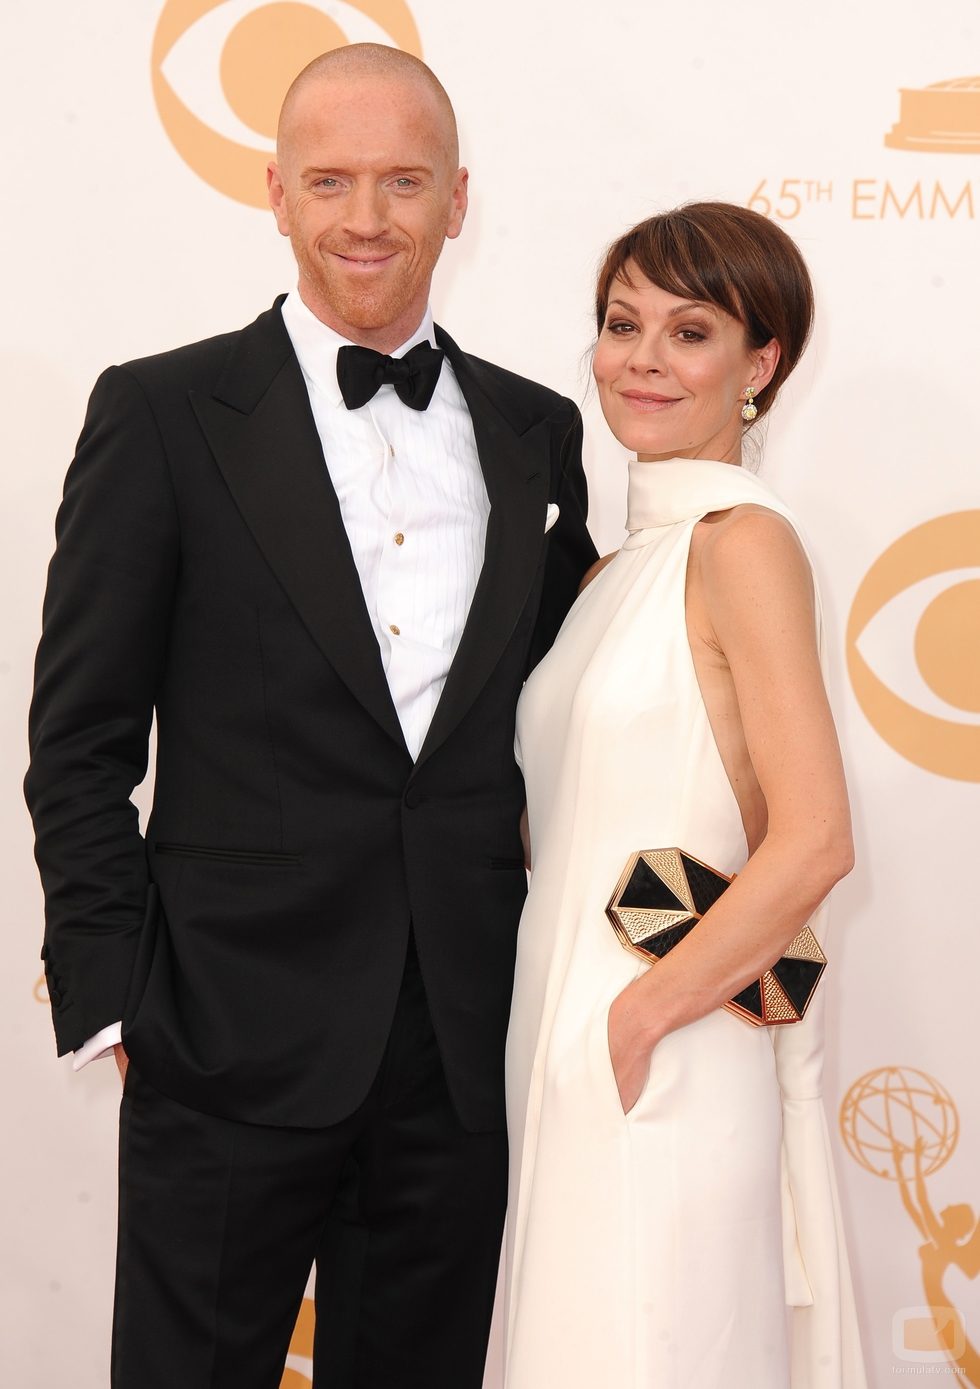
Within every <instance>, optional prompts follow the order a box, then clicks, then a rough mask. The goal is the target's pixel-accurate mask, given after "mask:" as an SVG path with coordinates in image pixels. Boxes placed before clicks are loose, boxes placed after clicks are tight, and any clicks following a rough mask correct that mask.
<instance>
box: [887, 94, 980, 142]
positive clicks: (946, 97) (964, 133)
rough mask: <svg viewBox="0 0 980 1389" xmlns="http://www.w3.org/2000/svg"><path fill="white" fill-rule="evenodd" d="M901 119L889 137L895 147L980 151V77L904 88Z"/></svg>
mask: <svg viewBox="0 0 980 1389" xmlns="http://www.w3.org/2000/svg"><path fill="white" fill-rule="evenodd" d="M899 96H900V97H901V107H900V112H901V114H900V115H899V118H898V121H897V122H896V123H895V125H893V126H892V128H891V130H889V132H888V134H887V135H886V136H885V144H886V145H887V146H888V147H889V149H893V150H924V151H927V152H928V153H930V154H932V153H941V154H977V153H980V77H952V78H950V80H949V81H948V82H933V83H932V85H931V86H929V87H902V88H901V89H900V91H899Z"/></svg>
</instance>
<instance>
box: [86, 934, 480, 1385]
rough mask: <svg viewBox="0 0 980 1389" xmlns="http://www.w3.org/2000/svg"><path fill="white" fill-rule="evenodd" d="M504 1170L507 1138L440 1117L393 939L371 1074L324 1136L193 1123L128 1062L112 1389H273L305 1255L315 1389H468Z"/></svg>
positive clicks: (415, 993) (409, 976)
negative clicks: (383, 1040) (384, 1023)
mask: <svg viewBox="0 0 980 1389" xmlns="http://www.w3.org/2000/svg"><path fill="white" fill-rule="evenodd" d="M506 1169H507V1151H506V1135H505V1134H504V1133H502V1132H494V1133H476V1134H474V1133H469V1132H467V1131H466V1130H465V1129H463V1128H462V1126H461V1125H460V1123H459V1120H458V1119H457V1117H456V1113H455V1110H454V1108H453V1105H452V1101H451V1099H450V1096H449V1091H448V1089H447V1086H446V1081H445V1075H444V1073H443V1068H442V1063H441V1060H440V1057H439V1051H438V1047H437V1044H436V1039H435V1035H434V1032H433V1029H432V1023H431V1019H430V1016H429V1010H428V1005H427V1003H426V999H425V991H424V988H423V985H422V978H421V975H420V973H419V968H418V960H417V956H416V954H415V949H414V944H411V943H410V945H409V951H408V957H407V960H406V966H405V976H404V979H403V982H402V988H401V993H400V995H399V999H398V1005H397V1008H396V1011H395V1017H394V1021H393V1024H392V1029H391V1035H390V1037H389V1041H388V1046H387V1048H386V1051H385V1054H384V1058H383V1061H382V1064H381V1068H380V1070H379V1072H378V1075H377V1077H376V1079H375V1082H374V1084H373V1086H372V1088H371V1091H370V1093H369V1095H368V1097H367V1099H366V1100H365V1101H364V1103H363V1104H362V1105H361V1106H360V1108H359V1109H358V1110H356V1111H355V1113H354V1114H352V1115H351V1116H350V1117H349V1118H348V1119H345V1120H344V1121H343V1122H342V1123H340V1124H336V1125H334V1126H332V1127H330V1128H326V1129H286V1128H272V1127H266V1126H264V1125H257V1124H241V1123H236V1122H233V1121H231V1120H227V1119H219V1118H215V1117H214V1116H212V1115H207V1114H200V1113H198V1112H196V1111H195V1110H191V1109H187V1108H185V1107H184V1106H183V1105H180V1104H177V1103H176V1102H175V1101H173V1100H170V1099H168V1098H166V1097H165V1096H163V1095H161V1094H160V1093H159V1092H158V1091H156V1090H154V1089H153V1088H152V1087H151V1086H150V1085H148V1084H147V1082H146V1081H145V1080H144V1079H143V1078H142V1076H141V1075H140V1074H139V1072H138V1071H136V1070H135V1069H134V1068H133V1067H132V1066H131V1067H130V1069H129V1072H128V1075H127V1078H126V1086H125V1091H124V1094H123V1101H122V1110H121V1119H120V1172H119V1179H120V1195H119V1241H118V1252H117V1266H116V1302H115V1317H114V1323H113V1348H112V1386H113V1389H278V1386H279V1383H280V1377H281V1375H282V1371H283V1364H284V1361H285V1358H286V1353H287V1350H288V1346H289V1340H290V1336H291V1334H292V1329H293V1324H294V1322H295V1319H296V1315H297V1312H298V1310H299V1306H300V1303H301V1301H302V1297H303V1292H304V1289H305V1286H306V1281H307V1277H308V1275H309V1271H310V1268H311V1266H312V1262H313V1258H314V1255H316V1254H319V1257H320V1260H321V1263H325V1262H327V1261H329V1265H330V1267H329V1275H330V1290H331V1292H332V1293H333V1296H332V1297H330V1306H331V1307H336V1309H338V1310H337V1314H336V1315H335V1316H333V1317H332V1318H331V1319H332V1321H333V1324H334V1326H335V1327H336V1338H335V1339H334V1337H332V1336H331V1335H330V1334H329V1330H330V1328H329V1327H328V1328H327V1334H326V1335H324V1334H322V1331H321V1334H320V1335H318V1338H317V1342H318V1343H317V1383H318V1385H323V1386H325V1389H416V1386H417V1389H480V1386H481V1384H482V1378H483V1365H484V1359H485V1356H486V1343H487V1336H488V1334H489V1327H490V1317H491V1312H492V1305H493V1294H494V1286H495V1282H496V1275H497V1263H498V1258H499V1252H500V1235H501V1229H502V1225H503V1217H504V1209H505V1205H506V1180H507V1172H506ZM355 1200H356V1221H355V1220H352V1219H349V1217H351V1215H352V1212H353V1203H354V1202H355ZM332 1234H335V1235H336V1239H337V1249H336V1256H335V1257H333V1256H332V1254H331V1247H330V1240H331V1235H332ZM321 1301H323V1299H321V1298H318V1303H320V1302H321ZM325 1310H327V1309H326V1308H323V1307H321V1315H322V1314H323V1312H324V1311H325Z"/></svg>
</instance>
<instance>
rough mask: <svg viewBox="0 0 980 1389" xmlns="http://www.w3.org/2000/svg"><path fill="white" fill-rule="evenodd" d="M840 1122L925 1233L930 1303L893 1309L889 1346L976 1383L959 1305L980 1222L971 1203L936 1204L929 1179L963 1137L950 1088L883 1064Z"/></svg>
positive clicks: (860, 1083)
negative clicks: (894, 1187)
mask: <svg viewBox="0 0 980 1389" xmlns="http://www.w3.org/2000/svg"><path fill="white" fill-rule="evenodd" d="M840 1130H841V1136H842V1137H843V1139H844V1144H845V1146H846V1148H847V1150H848V1152H849V1153H850V1155H851V1157H853V1158H854V1160H855V1161H856V1162H858V1163H860V1165H861V1166H862V1167H863V1168H864V1169H865V1171H866V1172H870V1173H871V1175H872V1176H874V1177H880V1178H883V1179H884V1180H886V1181H891V1182H895V1183H896V1184H897V1187H898V1195H899V1199H900V1201H901V1204H902V1207H903V1209H904V1210H905V1213H906V1215H907V1216H908V1217H909V1219H910V1220H911V1222H912V1224H913V1226H914V1227H915V1231H916V1237H917V1239H918V1240H919V1241H920V1243H919V1246H918V1251H919V1259H920V1261H921V1272H922V1286H923V1292H924V1294H925V1303H924V1304H923V1305H922V1306H919V1307H901V1308H899V1309H898V1311H897V1312H896V1313H895V1316H894V1319H893V1322H892V1351H893V1353H894V1354H895V1356H896V1358H897V1359H898V1360H901V1361H911V1362H917V1363H918V1364H920V1365H921V1366H922V1367H923V1368H922V1369H921V1370H919V1371H918V1373H922V1374H928V1373H941V1372H942V1369H941V1368H940V1367H942V1368H944V1369H946V1370H947V1371H951V1372H952V1373H953V1374H954V1375H955V1377H956V1382H957V1383H959V1384H962V1385H970V1386H974V1389H980V1354H978V1351H977V1348H976V1345H975V1343H974V1342H973V1341H971V1339H970V1337H971V1332H972V1333H973V1334H974V1335H975V1329H974V1328H971V1327H970V1326H968V1325H967V1320H966V1317H965V1316H964V1315H963V1312H962V1310H961V1307H960V1306H959V1305H958V1303H959V1300H960V1298H959V1296H958V1293H959V1292H960V1291H961V1290H962V1287H963V1280H964V1279H965V1280H968V1281H972V1280H973V1279H975V1278H976V1277H977V1275H978V1274H980V1221H978V1220H977V1216H976V1213H975V1211H974V1209H973V1207H972V1206H970V1205H968V1204H967V1203H966V1202H961V1203H958V1204H955V1205H949V1206H945V1207H943V1209H942V1210H940V1211H937V1210H935V1208H934V1207H933V1204H932V1200H931V1198H930V1196H929V1192H928V1188H927V1180H926V1179H927V1178H928V1177H930V1176H931V1175H932V1174H933V1173H934V1172H936V1171H938V1169H939V1168H940V1167H943V1166H944V1165H945V1164H946V1163H947V1162H948V1161H949V1159H950V1158H951V1157H952V1155H953V1153H954V1151H955V1149H956V1145H957V1143H958V1141H959V1135H960V1121H959V1115H958V1114H957V1111H956V1105H955V1104H954V1103H953V1098H952V1096H951V1095H950V1093H949V1091H948V1090H946V1089H945V1087H944V1086H942V1085H940V1083H939V1081H938V1080H935V1079H933V1077H932V1076H929V1075H926V1074H925V1072H924V1071H919V1070H915V1069H914V1068H913V1067H911V1066H883V1067H882V1068H881V1069H880V1070H876V1071H869V1072H868V1073H867V1075H863V1076H861V1077H860V1079H859V1080H856V1081H855V1082H854V1084H853V1085H852V1086H851V1088H850V1089H849V1090H848V1092H847V1094H846V1095H845V1096H844V1099H843V1102H842V1103H841V1109H840ZM957 1284H959V1288H958V1287H957ZM927 1365H932V1366H934V1367H936V1368H935V1369H934V1370H932V1371H930V1370H928V1369H926V1368H925V1366H927ZM909 1372H910V1373H911V1372H912V1371H909Z"/></svg>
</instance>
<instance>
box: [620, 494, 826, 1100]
mask: <svg viewBox="0 0 980 1389" xmlns="http://www.w3.org/2000/svg"><path fill="white" fill-rule="evenodd" d="M699 582H700V584H701V593H700V597H701V599H702V601H703V610H704V613H705V614H706V617H707V621H708V623H709V627H710V631H709V633H708V634H707V638H708V640H710V641H712V642H713V643H715V644H716V645H717V648H718V650H719V651H720V652H721V653H723V655H724V658H725V660H726V661H727V664H728V667H729V669H730V671H731V676H732V680H733V683H734V687H735V691H736V695H737V699H738V708H739V713H740V717H741V722H742V729H743V732H744V736H745V742H746V747H747V749H748V753H749V757H750V759H751V762H752V766H753V769H754V771H755V774H756V776H757V778H758V782H759V786H760V788H761V790H762V793H763V795H764V797H765V801H766V807H767V811H768V826H767V829H766V833H765V837H764V838H763V840H762V842H761V844H760V845H759V847H758V849H757V850H756V852H755V853H754V854H753V855H752V856H751V858H750V859H749V861H748V863H747V864H746V866H745V868H744V870H743V871H742V872H741V873H740V874H739V876H738V877H737V878H736V880H735V882H734V883H733V884H732V886H731V887H730V888H729V889H728V890H727V891H726V892H725V894H724V896H723V897H722V898H721V899H720V900H719V901H718V902H717V903H716V904H715V905H714V906H713V907H712V908H711V910H710V911H709V912H707V913H706V914H705V916H704V917H703V918H702V920H701V921H700V922H699V923H698V924H697V926H696V927H695V928H694V929H693V930H692V931H691V932H690V933H689V934H688V935H687V936H686V937H685V938H684V940H683V941H681V942H680V943H679V944H678V945H677V946H676V947H675V949H674V950H672V951H671V953H670V954H669V955H668V956H667V957H666V958H665V959H664V960H662V961H660V962H659V963H658V964H657V965H656V966H654V968H652V969H650V970H649V971H647V972H646V973H645V974H643V975H642V976H641V977H640V978H639V979H637V980H636V981H634V983H632V984H631V985H630V986H629V987H628V988H627V989H625V990H624V991H623V993H622V994H620V995H619V997H618V998H617V999H616V1000H615V1001H614V1003H613V1006H612V1008H611V1010H610V1017H609V1040H610V1053H611V1055H612V1059H613V1065H614V1068H615V1070H616V1076H617V1080H618V1082H619V1088H620V1095H621V1097H622V1100H623V1104H624V1108H626V1109H629V1108H630V1107H631V1106H632V1104H633V1103H635V1101H636V1099H637V1097H638V1095H639V1092H640V1090H641V1089H642V1088H643V1084H644V1082H645V1079H646V1073H647V1066H648V1062H649V1057H650V1053H651V1051H652V1050H653V1048H654V1047H655V1046H656V1044H657V1042H658V1041H659V1040H660V1039H661V1038H662V1037H664V1036H666V1034H667V1033H669V1032H672V1031H674V1030H675V1029H676V1028H678V1027H683V1026H684V1025H685V1024H687V1023H690V1022H694V1021H695V1020H696V1019H698V1018H701V1017H703V1016H704V1015H705V1014H706V1013H709V1012H711V1011H712V1010H713V1009H715V1008H717V1007H719V1006H720V1005H721V1004H723V1003H725V1002H726V1001H727V1000H728V999H729V998H731V997H732V996H733V995H734V994H737V993H738V992H740V990H742V989H743V988H745V986H746V985H747V984H749V983H750V982H751V981H752V980H753V979H757V978H758V977H759V976H760V975H761V974H762V973H764V971H765V970H766V969H768V968H769V967H770V966H771V965H772V964H774V963H775V961H776V960H777V959H778V958H779V957H780V955H781V954H782V953H783V951H784V949H785V948H786V946H787V945H789V943H790V941H792V940H793V938H794V937H795V936H796V934H797V933H798V932H799V930H800V928H801V927H802V926H803V925H804V924H805V922H806V921H807V919H808V917H809V916H810V915H811V914H812V913H813V911H814V910H815V909H816V907H817V906H818V905H819V904H820V902H822V901H823V899H824V897H826V895H827V893H828V892H829V891H830V889H831V887H833V885H834V883H835V882H837V881H838V879H840V878H842V877H843V876H844V875H845V874H846V873H848V872H849V871H850V868H851V866H852V863H853V848H852V842H851V828H850V813H849V810H848V802H847V788H846V786H845V782H844V772H843V767H842V764H841V757H840V749H839V746H838V742H837V734H836V731H835V729H834V723H833V718H832V716H831V713H830V707H829V705H828V703H827V696H826V692H825V690H824V685H823V679H822V676H821V672H820V663H819V659H818V654H817V646H816V638H815V631H814V609H813V587H812V580H811V576H810V570H809V565H808V564H807V560H806V556H805V555H804V553H803V550H802V547H801V546H800V543H799V541H798V539H797V537H796V535H795V532H794V531H793V529H792V527H791V526H790V525H789V524H788V522H786V521H784V520H783V519H782V517H780V516H778V515H776V514H775V513H773V512H770V511H764V510H760V509H755V508H744V509H739V510H737V511H733V512H732V513H731V514H730V515H729V516H728V517H727V518H726V519H725V520H724V521H723V522H722V523H720V524H717V525H715V526H713V527H712V528H711V533H710V535H709V536H708V537H707V539H706V540H705V542H704V544H703V546H702V548H701V552H700V565H699Z"/></svg>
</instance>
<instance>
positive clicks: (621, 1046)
mask: <svg viewBox="0 0 980 1389" xmlns="http://www.w3.org/2000/svg"><path fill="white" fill-rule="evenodd" d="M635 1000H636V990H635V986H634V985H633V984H629V985H627V987H626V988H625V989H624V990H623V992H622V993H621V994H617V996H616V997H615V998H614V999H613V1001H612V1004H611V1005H610V1008H609V1023H608V1035H609V1059H610V1061H611V1062H612V1068H613V1075H614V1076H615V1077H616V1085H617V1088H618V1090H619V1101H620V1104H621V1105H622V1106H623V1113H624V1114H628V1113H629V1112H630V1110H631V1109H632V1108H633V1106H634V1105H635V1104H636V1102H637V1100H638V1099H639V1098H640V1094H641V1093H642V1091H643V1087H644V1085H646V1083H647V1076H648V1075H649V1073H650V1057H651V1055H652V1053H653V1045H652V1043H651V1041H650V1037H649V1033H647V1032H645V1030H644V1029H643V1028H641V1027H640V1025H639V1022H638V1019H637V1015H636V1006H635Z"/></svg>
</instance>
